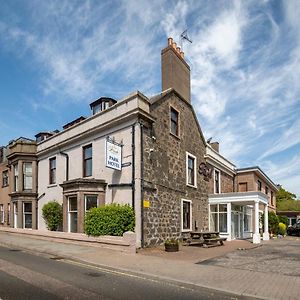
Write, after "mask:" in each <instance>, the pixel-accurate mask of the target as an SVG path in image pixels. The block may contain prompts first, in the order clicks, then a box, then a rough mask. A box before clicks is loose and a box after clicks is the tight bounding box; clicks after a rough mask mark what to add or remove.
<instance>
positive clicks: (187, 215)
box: [182, 201, 191, 229]
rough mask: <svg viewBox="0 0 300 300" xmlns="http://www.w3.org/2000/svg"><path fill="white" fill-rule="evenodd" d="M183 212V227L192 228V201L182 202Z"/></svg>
mask: <svg viewBox="0 0 300 300" xmlns="http://www.w3.org/2000/svg"><path fill="white" fill-rule="evenodd" d="M182 206H183V207H182V213H183V229H190V221H191V211H190V209H191V204H190V202H187V201H183V203H182Z"/></svg>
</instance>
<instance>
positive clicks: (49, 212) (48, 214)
mask: <svg viewBox="0 0 300 300" xmlns="http://www.w3.org/2000/svg"><path fill="white" fill-rule="evenodd" d="M42 214H43V218H44V220H45V222H46V225H47V228H48V229H49V230H51V231H55V230H58V229H60V228H61V227H62V221H63V209H62V205H61V204H59V203H58V202H57V201H55V200H54V201H50V202H48V203H46V204H45V205H44V206H43V208H42Z"/></svg>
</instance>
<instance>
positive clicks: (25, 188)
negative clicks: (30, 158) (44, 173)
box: [23, 162, 33, 191]
mask: <svg viewBox="0 0 300 300" xmlns="http://www.w3.org/2000/svg"><path fill="white" fill-rule="evenodd" d="M26 165H30V166H31V173H26ZM32 172H33V164H32V162H24V163H23V190H24V191H31V190H32V187H33V176H32V175H33V174H32ZM27 178H31V187H30V188H27V186H26V185H27V183H26V182H27V180H28V179H27Z"/></svg>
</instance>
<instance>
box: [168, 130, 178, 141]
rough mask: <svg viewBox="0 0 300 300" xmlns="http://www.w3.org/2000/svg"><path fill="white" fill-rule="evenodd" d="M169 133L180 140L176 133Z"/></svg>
mask: <svg viewBox="0 0 300 300" xmlns="http://www.w3.org/2000/svg"><path fill="white" fill-rule="evenodd" d="M170 135H171V136H173V137H174V138H176V139H177V140H179V141H180V137H179V136H178V135H176V134H174V133H172V132H170Z"/></svg>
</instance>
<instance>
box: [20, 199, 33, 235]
mask: <svg viewBox="0 0 300 300" xmlns="http://www.w3.org/2000/svg"><path fill="white" fill-rule="evenodd" d="M27 203H31V202H23V203H22V206H23V209H22V210H23V229H29V230H30V229H32V221H33V211H32V210H33V209H32V208H33V207H32V203H31V212H25V204H27ZM25 215H31V228H26V227H25Z"/></svg>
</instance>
